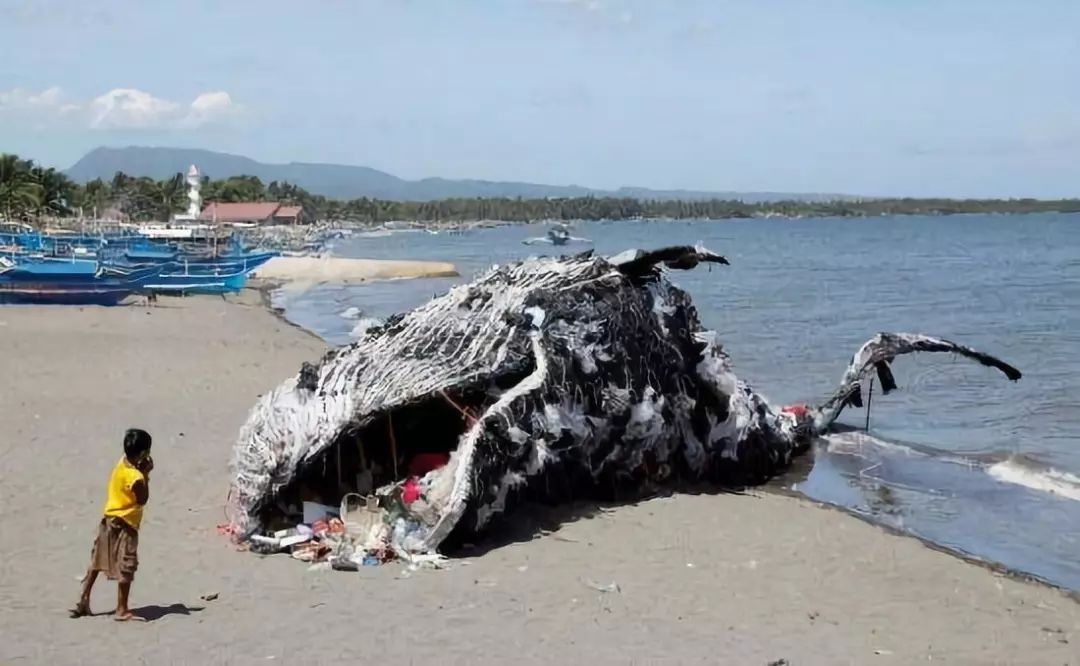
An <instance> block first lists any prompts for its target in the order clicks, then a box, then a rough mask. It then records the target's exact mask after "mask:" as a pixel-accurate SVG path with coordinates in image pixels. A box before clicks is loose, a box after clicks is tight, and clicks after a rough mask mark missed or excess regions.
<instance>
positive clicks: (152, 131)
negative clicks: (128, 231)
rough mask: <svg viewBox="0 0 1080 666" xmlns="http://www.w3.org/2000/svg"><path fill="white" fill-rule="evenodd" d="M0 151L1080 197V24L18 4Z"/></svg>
mask: <svg viewBox="0 0 1080 666" xmlns="http://www.w3.org/2000/svg"><path fill="white" fill-rule="evenodd" d="M0 44H3V45H4V46H3V52H4V56H3V58H0V152H14V153H18V154H20V155H22V156H25V157H31V158H34V159H35V160H37V161H39V162H42V163H45V164H49V165H53V166H58V167H67V166H70V165H71V164H73V163H74V162H75V161H76V160H77V159H78V158H79V157H80V156H82V155H83V154H84V153H86V152H87V151H89V150H90V149H92V148H94V147H96V146H100V145H108V146H126V145H154V146H182V147H198V148H207V149H211V150H220V151H224V152H231V153H236V154H241V155H246V156H248V157H252V158H254V159H257V160H260V161H264V162H289V161H305V162H331V163H342V164H356V165H364V166H370V167H374V168H376V169H381V170H384V171H388V172H390V173H393V174H394V175H397V176H401V177H404V178H423V177H430V176H441V177H446V178H482V179H489V180H519V181H529V182H540V183H548V184H559V185H565V184H578V185H585V186H589V187H600V188H614V187H618V186H622V185H633V186H642V187H652V188H660V189H675V188H683V189H695V190H723V191H731V190H737V191H779V192H829V193H846V194H863V195H871V196H887V195H898V196H899V195H904V196H955V197H979V196H986V197H990V196H1001V197H1007V196H1032V197H1060V196H1074V197H1075V196H1080V2H1078V1H1077V0H742V1H736V0H304V2H295V0H287V1H286V0H257V1H256V0H229V1H228V2H220V1H218V0H214V1H209V0H187V1H185V2H171V1H170V2H166V1H160V2H158V1H156V0H155V1H154V2H147V1H146V0H0Z"/></svg>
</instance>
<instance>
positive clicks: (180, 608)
mask: <svg viewBox="0 0 1080 666" xmlns="http://www.w3.org/2000/svg"><path fill="white" fill-rule="evenodd" d="M205 608H206V607H205V606H188V605H187V604H171V605H169V606H156V605H151V606H142V607H140V608H132V609H131V612H132V613H133V614H134V615H137V616H139V617H141V618H142V619H144V620H146V621H147V622H153V621H154V620H160V619H161V618H163V617H166V616H168V615H191V614H192V613H198V612H199V611H201V610H204V609H205Z"/></svg>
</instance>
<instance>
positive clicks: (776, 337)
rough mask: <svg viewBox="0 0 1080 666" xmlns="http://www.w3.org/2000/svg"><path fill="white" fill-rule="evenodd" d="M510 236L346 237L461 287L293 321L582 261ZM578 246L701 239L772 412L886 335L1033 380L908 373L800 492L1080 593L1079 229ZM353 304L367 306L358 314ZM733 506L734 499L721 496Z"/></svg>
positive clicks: (956, 372)
mask: <svg viewBox="0 0 1080 666" xmlns="http://www.w3.org/2000/svg"><path fill="white" fill-rule="evenodd" d="M543 233H544V228H543V227H542V226H539V225H533V226H507V227H498V228H493V229H482V230H475V231H469V232H464V233H460V234H453V233H440V234H429V233H426V232H406V233H393V234H388V235H382V236H361V237H354V238H351V239H347V240H344V241H339V242H338V246H337V247H335V248H334V252H335V253H336V254H339V255H342V256H354V257H370V258H401V259H432V260H446V261H451V262H454V263H455V264H456V265H457V267H458V269H459V271H460V272H461V273H462V276H463V277H462V278H460V279H457V278H455V279H440V280H415V281H395V282H385V283H377V284H368V285H354V286H331V285H322V286H318V287H315V288H313V289H310V290H309V291H307V292H304V293H302V294H296V293H288V292H279V294H278V295H277V300H278V302H279V304H280V305H282V306H284V307H285V308H286V316H287V317H289V318H290V319H291V320H293V321H294V322H296V323H298V324H299V325H301V326H304V327H305V328H308V329H310V330H312V331H314V332H316V333H318V334H319V335H321V336H323V337H324V338H325V339H327V340H329V341H331V342H334V343H346V342H348V341H349V340H350V332H351V331H352V330H353V327H354V326H356V324H357V321H356V319H355V318H346V317H345V316H342V313H345V314H348V315H350V316H351V317H355V316H356V314H357V311H359V313H360V316H361V317H374V318H382V317H385V316H387V315H389V314H391V313H394V312H397V311H401V310H405V309H408V308H411V307H413V306H416V305H418V304H420V303H422V302H424V301H425V300H427V299H429V298H430V297H431V296H433V295H435V294H438V293H442V292H444V291H446V289H448V288H449V287H450V286H452V285H453V284H457V283H460V282H463V281H466V280H467V279H469V278H471V277H472V276H474V275H476V273H478V272H479V271H482V270H483V269H485V268H487V267H488V266H490V265H492V264H495V263H500V262H504V261H509V260H514V259H519V258H523V257H526V256H529V255H536V254H557V253H562V252H575V251H578V250H580V249H586V248H587V247H589V246H588V245H571V246H566V247H564V248H553V247H551V246H550V245H524V244H522V240H524V239H526V238H528V237H531V236H540V235H543ZM573 235H575V236H580V237H585V238H589V239H591V240H592V241H593V245H594V246H595V248H596V250H597V251H598V252H600V253H604V254H614V253H616V252H619V251H622V250H624V249H626V248H630V247H639V248H650V247H658V246H662V245H669V244H683V243H696V242H699V241H701V242H704V243H705V244H706V245H707V246H708V247H709V248H710V249H713V250H715V251H717V252H720V253H721V254H724V255H725V256H727V257H728V259H729V260H730V261H731V266H728V267H717V268H713V269H712V270H709V269H705V268H701V269H697V270H694V271H688V272H683V271H674V272H673V273H672V279H673V280H674V281H675V282H676V283H677V284H679V285H680V286H682V287H683V288H685V289H687V290H688V291H689V292H690V293H691V294H692V296H693V297H694V301H695V303H696V305H697V307H698V309H699V311H700V314H701V318H702V320H703V321H704V323H705V325H706V326H708V327H710V328H713V329H715V330H716V331H718V332H719V333H720V336H721V339H722V340H723V341H724V344H725V346H726V348H727V350H728V352H729V353H730V354H731V356H732V359H733V362H734V364H735V367H736V370H737V372H738V374H739V375H740V377H742V378H743V379H745V380H747V381H749V382H750V383H751V384H752V385H754V386H755V387H756V388H757V389H758V390H759V391H761V392H762V393H763V394H764V395H766V396H768V397H769V398H770V400H772V401H773V402H774V404H776V405H783V404H786V403H790V402H816V401H819V400H821V399H823V398H824V397H826V396H827V395H828V394H829V393H830V392H831V391H832V390H833V389H834V388H835V386H836V384H837V382H838V381H839V379H840V376H841V375H842V374H843V372H844V369H845V367H846V364H847V362H848V361H849V360H850V358H851V355H852V354H853V353H854V352H855V350H856V349H857V348H858V347H859V345H860V344H861V343H862V342H863V341H865V340H866V339H867V338H869V337H870V336H872V335H874V334H875V333H876V332H878V331H912V332H922V333H927V334H931V335H937V336H940V337H945V338H948V339H951V340H953V341H955V342H959V343H962V344H967V345H969V346H973V347H975V348H977V349H980V350H983V351H986V352H989V353H991V354H995V355H997V356H1000V357H1001V358H1003V359H1004V360H1006V361H1008V362H1009V363H1011V364H1013V365H1015V366H1017V367H1018V368H1020V369H1021V370H1022V371H1023V373H1024V377H1023V379H1021V380H1020V381H1019V382H1017V383H1012V382H1009V381H1008V380H1006V379H1005V378H1004V376H1003V375H1000V374H999V373H997V372H996V371H993V370H990V369H988V368H984V367H982V366H980V365H977V364H971V363H968V362H963V361H958V360H955V359H953V358H952V357H951V356H946V355H940V354H927V355H920V356H909V357H904V358H901V359H899V360H898V361H897V362H896V363H895V364H894V372H895V374H896V378H897V382H898V384H899V385H900V390H899V391H897V392H895V393H893V394H891V395H889V396H881V395H880V394H878V393H875V395H874V399H873V409H872V412H871V423H870V431H869V436H867V435H866V434H864V433H862V432H861V429H862V427H863V426H864V425H865V417H866V415H865V411H864V410H851V411H849V412H846V413H845V415H844V418H843V419H842V420H843V422H844V423H845V424H846V425H848V426H851V427H852V428H858V431H855V430H853V431H851V432H845V433H841V434H837V435H832V436H830V437H828V438H826V439H825V440H823V441H822V442H821V444H820V446H819V447H818V450H817V451H816V455H815V456H814V464H813V467H812V469H811V470H810V471H809V472H808V473H801V474H794V475H791V478H789V479H787V480H786V481H785V483H787V484H788V485H789V486H792V487H794V488H795V489H796V490H798V491H800V492H803V493H805V494H807V495H809V496H811V497H813V498H815V499H818V500H821V501H825V502H829V503H833V504H836V505H839V506H842V507H845V508H846V509H848V510H851V511H853V512H856V513H860V514H862V515H865V516H867V517H870V518H872V519H873V520H876V521H878V522H882V523H885V524H887V525H890V526H893V527H896V528H899V529H902V530H905V531H908V532H911V533H913V534H916V535H918V536H920V537H922V538H924V539H927V540H929V541H933V542H935V543H938V544H940V545H942V546H945V547H948V548H951V549H954V550H958V551H962V552H965V553H967V554H970V555H973V556H976V557H980V558H985V559H988V560H992V561H995V562H999V563H1002V564H1004V565H1006V566H1009V567H1011V568H1013V569H1016V570H1019V571H1023V572H1027V573H1030V574H1033V575H1036V576H1039V577H1042V578H1044V579H1046V580H1049V581H1051V582H1054V583H1057V584H1060V585H1063V586H1067V587H1070V588H1073V589H1078V590H1080V478H1078V477H1080V216H1078V215H1026V216H954V217H935V218H930V217H882V218H875V219H812V220H738V221H720V222H715V221H714V222H709V221H676V222H645V221H621V222H606V223H582V224H579V225H577V226H576V227H575V228H574V230H573ZM350 308H356V310H353V311H352V312H348V310H349V309H350ZM718 501H722V500H720V499H718Z"/></svg>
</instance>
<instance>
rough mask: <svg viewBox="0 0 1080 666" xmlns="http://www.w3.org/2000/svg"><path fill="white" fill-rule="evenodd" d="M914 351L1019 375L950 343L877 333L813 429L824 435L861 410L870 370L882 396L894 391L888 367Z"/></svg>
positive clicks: (1003, 364) (996, 361)
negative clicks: (846, 413)
mask: <svg viewBox="0 0 1080 666" xmlns="http://www.w3.org/2000/svg"><path fill="white" fill-rule="evenodd" d="M914 352H949V353H953V354H957V355H959V356H963V357H965V358H969V359H971V360H973V361H976V362H978V363H981V364H983V365H985V366H988V367H991V368H995V369H997V370H1000V371H1001V372H1002V373H1003V374H1004V375H1005V376H1006V377H1008V378H1009V379H1011V380H1013V381H1016V380H1018V379H1020V377H1021V376H1022V375H1021V372H1020V371H1019V370H1017V369H1016V368H1015V367H1013V366H1011V365H1009V364H1008V363H1006V362H1005V361H1002V360H1001V359H999V358H997V357H996V356H991V355H990V354H987V353H984V352H981V351H978V350H977V349H972V348H971V347H966V346H964V345H960V344H957V343H955V342H950V341H949V340H944V339H942V338H935V337H931V336H929V335H921V334H918V333H878V334H877V335H875V336H874V337H872V338H870V339H869V340H867V341H866V342H864V343H863V345H862V346H861V347H859V351H857V352H855V356H853V357H852V359H851V364H850V365H849V366H848V369H847V371H846V372H845V373H844V377H843V379H842V380H841V381H840V387H839V388H838V389H837V390H836V392H835V393H833V395H832V396H831V397H830V398H829V399H828V400H827V401H825V403H824V404H822V405H821V406H820V407H819V408H818V409H817V411H816V414H815V417H814V426H815V427H814V429H815V430H816V431H817V432H819V433H820V432H823V431H824V430H825V429H827V428H828V427H829V425H831V424H832V423H833V422H834V421H835V420H836V419H837V417H839V416H840V412H842V411H843V410H844V407H846V406H848V405H851V406H853V407H862V380H863V378H864V377H865V376H866V375H868V374H869V373H870V371H871V369H873V370H874V371H875V372H876V374H877V378H878V383H879V384H880V386H881V389H882V392H883V393H886V394H887V393H889V392H891V391H893V390H895V389H896V388H897V386H896V379H895V378H894V377H893V374H892V369H891V367H890V366H889V364H890V363H891V362H892V361H893V360H894V359H895V358H896V357H897V356H902V355H904V354H911V353H914Z"/></svg>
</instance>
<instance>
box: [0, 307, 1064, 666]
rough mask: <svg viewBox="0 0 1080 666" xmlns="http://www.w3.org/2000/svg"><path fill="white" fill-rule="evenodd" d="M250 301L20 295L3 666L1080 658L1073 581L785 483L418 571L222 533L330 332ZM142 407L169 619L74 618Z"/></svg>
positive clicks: (14, 345)
mask: <svg viewBox="0 0 1080 666" xmlns="http://www.w3.org/2000/svg"><path fill="white" fill-rule="evenodd" d="M230 300H233V301H238V300H239V301H243V302H233V303H226V302H225V301H223V300H221V299H216V298H192V299H185V300H177V299H164V298H163V299H160V300H159V304H158V307H153V308H146V307H142V306H130V307H120V308H112V309H105V308H85V309H79V308H48V307H34V308H0V357H2V359H3V361H2V366H0V367H2V368H3V371H4V372H3V375H4V382H3V383H2V384H0V410H2V411H0V414H2V422H0V450H2V452H3V454H4V459H3V460H4V464H3V466H2V468H0V496H2V500H3V509H4V512H3V538H2V539H0V627H2V631H0V664H5V665H7V664H24V663H25V664H29V663H35V664H36V663H42V664H44V663H49V664H74V663H98V664H101V663H117V664H127V663H153V664H166V663H192V664H217V663H229V664H249V663H250V664H267V663H327V664H329V663H334V664H338V663H380V664H398V663H409V662H413V663H420V662H421V661H426V662H427V663H431V664H446V663H461V664H465V663H493V664H504V663H512V664H522V663H556V662H563V663H572V664H584V663H596V664H609V663H611V664H614V663H618V664H631V663H634V664H644V663H662V664H675V663H708V664H717V663H719V664H752V665H754V664H756V665H760V666H765V664H768V663H785V662H778V660H781V659H786V660H787V661H786V663H787V664H790V665H792V666H803V665H806V664H830V665H833V664H915V663H920V664H922V663H927V662H928V661H932V662H933V663H950V664H1055V665H1061V664H1080V656H1078V655H1080V605H1078V604H1077V603H1076V602H1075V601H1074V600H1072V599H1071V598H1069V597H1067V596H1066V595H1064V594H1062V593H1061V592H1059V591H1057V590H1053V589H1050V588H1047V587H1044V586H1040V585H1036V584H1031V583H1025V582H1022V581H1017V580H1013V579H1011V578H1009V577H1005V576H1002V575H999V574H995V573H993V572H991V571H989V570H987V569H985V568H982V567H978V566H974V565H971V564H968V563H966V562H964V561H962V560H960V559H957V558H954V557H951V556H949V555H947V554H944V553H941V552H938V551H935V550H931V549H929V548H927V547H925V546H923V545H922V544H921V543H919V542H918V541H916V540H914V539H910V538H904V537H899V536H894V535H891V534H887V533H886V532H884V531H883V530H881V529H878V528H876V527H873V526H871V525H868V524H865V523H863V522H861V521H859V520H857V519H854V518H852V517H850V516H847V515H845V514H843V513H841V512H838V511H834V510H831V509H826V508H821V507H818V506H815V505H813V504H811V503H809V502H807V501H804V500H800V499H797V498H792V497H783V496H778V495H774V494H769V493H766V492H754V493H751V494H748V495H732V494H715V495H679V496H675V497H672V498H664V499H656V500H652V501H648V502H643V503H640V504H637V505H633V506H624V507H620V508H617V509H613V510H605V511H592V512H590V511H581V512H579V515H578V517H575V515H574V512H573V511H569V512H564V513H561V514H555V513H553V512H552V511H550V510H541V509H529V510H527V511H525V512H523V513H522V514H521V517H520V518H519V519H518V521H517V523H516V525H515V527H514V529H513V530H512V531H503V532H502V533H501V534H500V535H499V538H498V539H497V540H495V541H492V542H486V543H480V544H477V547H476V549H475V550H474V551H472V552H471V553H470V555H469V556H468V557H466V558H464V559H460V560H456V561H455V563H454V566H453V567H452V568H450V569H448V570H445V571H417V572H414V573H412V574H411V575H408V576H407V577H406V576H403V575H402V574H403V567H402V566H401V565H398V564H391V565H386V566H383V567H377V568H375V567H373V568H363V569H362V570H361V571H360V572H359V573H344V572H332V571H327V572H309V571H308V570H307V565H306V564H303V563H300V562H297V561H294V560H292V559H290V558H288V557H287V556H281V555H278V556H271V557H266V558H260V557H257V556H255V555H252V554H250V553H243V552H236V550H235V549H234V547H233V546H231V545H230V544H229V543H228V541H227V540H226V539H225V538H224V537H221V536H219V535H218V533H217V531H216V526H217V525H218V524H219V523H222V522H223V520H224V516H223V513H222V504H223V502H224V500H225V494H226V491H227V488H228V480H229V479H228V467H227V466H228V459H229V454H230V450H231V446H232V444H233V440H234V438H235V436H236V432H237V430H238V428H239V426H240V425H241V423H242V422H243V421H244V419H245V418H246V415H247V410H248V409H249V408H250V407H251V405H252V404H253V403H254V401H255V399H256V396H258V395H259V394H260V393H262V392H264V391H266V390H267V389H269V388H271V387H273V386H275V385H276V384H278V383H279V382H280V381H282V380H284V379H285V378H287V377H289V376H291V375H292V374H293V373H295V371H296V370H297V368H298V366H299V364H300V362H301V361H303V360H308V359H315V358H316V357H317V356H318V355H319V354H320V352H321V351H322V350H323V349H324V345H323V343H321V342H320V341H319V340H317V339H315V338H314V337H312V336H310V335H308V334H306V333H305V332H303V331H300V330H298V329H296V328H294V327H292V326H290V325H288V324H286V323H284V322H282V321H281V320H279V319H277V318H276V317H274V316H273V315H272V314H270V313H269V312H267V311H266V310H265V309H264V308H263V307H262V306H261V305H260V303H259V302H258V299H257V297H255V298H252V297H251V292H246V294H245V295H244V298H242V299H241V298H239V297H238V298H231V299H230ZM130 426H139V427H144V428H146V429H148V430H149V431H150V432H151V433H152V434H153V435H154V438H155V444H154V458H155V461H156V469H155V471H154V474H153V482H152V488H151V500H150V504H149V506H148V507H147V510H146V517H145V520H144V523H143V528H142V532H141V543H140V550H139V556H140V569H139V572H138V575H137V577H136V580H135V584H134V588H133V591H132V605H133V608H134V609H135V610H136V612H137V613H141V614H143V615H145V616H147V617H149V618H150V619H152V621H151V622H149V623H146V624H131V623H127V624H123V623H117V622H113V621H112V620H111V618H110V616H108V615H100V616H97V617H91V618H82V619H78V620H72V619H68V618H67V614H66V609H67V608H69V607H70V606H71V604H72V603H73V602H74V601H75V600H76V597H77V594H78V589H79V582H78V578H79V577H80V576H81V574H82V572H83V570H84V568H85V566H86V564H87V561H88V559H89V554H90V545H91V538H92V536H93V534H94V530H95V528H96V524H97V521H98V520H99V517H100V513H99V512H100V509H101V504H102V501H103V499H104V488H105V482H106V480H107V479H108V475H109V472H110V470H111V468H112V466H113V465H114V464H115V463H116V461H117V459H118V458H119V456H120V454H121V448H120V439H121V436H122V433H123V431H124V429H125V428H127V427H130ZM560 519H561V520H562V522H561V523H560ZM538 526H544V527H547V528H549V529H553V530H557V531H556V532H554V533H551V534H546V535H542V536H540V535H537V536H536V537H535V538H532V539H529V536H531V535H532V534H533V533H534V532H535V531H536V529H537V527H538ZM493 546H496V547H493ZM611 583H615V584H617V586H618V590H617V591H614V590H613V591H609V592H602V591H598V590H596V589H593V587H594V586H599V587H602V586H605V585H609V584H611ZM115 589H116V588H115V584H114V583H111V582H108V581H105V580H104V579H101V580H100V581H99V583H98V586H97V589H96V590H95V592H94V598H93V609H94V610H95V611H96V612H98V613H104V612H106V611H109V610H111V608H112V607H113V606H114V604H115ZM215 594H216V595H217V597H216V599H214V600H212V601H204V600H202V599H200V597H201V596H204V595H215Z"/></svg>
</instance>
